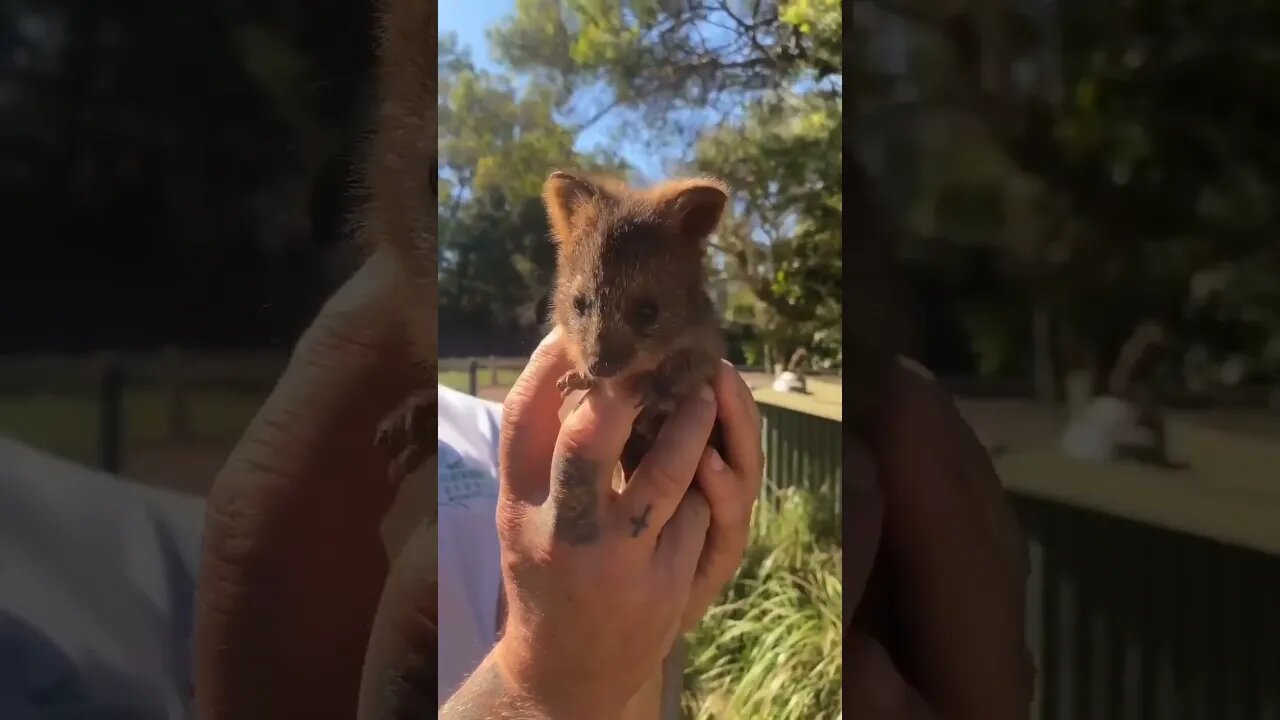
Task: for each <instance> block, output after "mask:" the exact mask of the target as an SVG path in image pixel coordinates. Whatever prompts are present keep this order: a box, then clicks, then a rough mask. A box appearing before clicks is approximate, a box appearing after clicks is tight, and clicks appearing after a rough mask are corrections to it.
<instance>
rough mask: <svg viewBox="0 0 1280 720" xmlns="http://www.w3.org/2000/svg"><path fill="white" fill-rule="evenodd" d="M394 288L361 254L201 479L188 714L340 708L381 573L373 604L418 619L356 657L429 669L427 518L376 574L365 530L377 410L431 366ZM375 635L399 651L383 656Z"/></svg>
mask: <svg viewBox="0 0 1280 720" xmlns="http://www.w3.org/2000/svg"><path fill="white" fill-rule="evenodd" d="M407 293H408V290H407V286H406V284H405V282H404V278H403V276H402V274H401V272H400V267H399V265H398V264H397V263H396V262H395V260H394V259H393V258H391V257H388V256H386V255H385V253H381V252H380V253H377V254H375V255H374V256H373V257H372V258H371V259H370V260H369V261H368V262H366V263H365V265H364V266H363V267H361V268H360V269H359V270H358V271H357V272H356V273H355V275H354V276H353V277H352V278H351V279H350V280H349V281H348V282H347V283H345V284H344V285H343V287H342V288H341V289H340V290H339V291H338V292H337V293H336V294H335V295H334V296H333V298H332V299H330V300H329V302H327V303H326V304H325V306H324V308H323V309H322V310H321V311H320V313H319V315H318V316H317V318H316V319H315V321H314V322H313V323H312V324H311V326H310V327H309V328H308V329H307V330H306V332H305V333H304V334H303V336H302V338H301V339H300V340H299V342H298V344H297V347H296V348H295V350H294V353H293V355H292V357H291V358H290V361H289V365H288V368H287V369H286V370H285V372H284V375H283V376H282V377H281V379H280V381H279V383H278V384H277V385H276V387H275V389H274V390H273V391H272V393H271V395H270V397H269V398H268V399H267V400H266V402H265V403H264V405H263V407H262V409H261V410H260V411H259V412H258V414H257V416H256V417H255V418H254V420H253V421H252V422H251V423H250V425H249V427H248V428H247V429H246V431H245V433H244V435H243V437H242V438H241V440H240V442H239V443H238V444H237V445H236V447H235V449H234V450H233V451H232V452H231V454H230V456H229V457H228V459H227V462H226V464H225V466H224V467H223V469H222V471H221V472H220V473H219V474H218V477H217V479H216V480H215V482H214V486H213V489H212V491H211V493H210V495H209V499H208V509H207V514H206V524H205V543H204V553H203V558H202V561H201V567H200V578H199V584H198V592H197V605H196V618H195V658H194V660H195V684H196V706H197V710H198V712H197V714H198V715H199V716H200V717H202V718H206V719H207V720H216V719H217V718H242V717H308V718H344V719H345V718H351V717H354V716H355V715H356V703H357V697H358V694H359V691H360V682H361V673H362V665H363V663H364V661H365V656H366V643H368V642H369V639H370V628H371V626H372V625H373V621H374V616H375V609H376V608H378V607H379V596H380V595H381V594H382V592H383V588H384V585H386V586H387V587H389V588H391V592H389V593H387V597H385V598H383V612H382V613H381V615H387V616H395V617H411V618H415V619H416V620H417V621H416V622H404V623H400V624H396V625H395V626H394V627H393V628H392V631H389V632H386V633H383V635H384V636H389V637H391V638H392V639H393V640H395V641H396V642H392V641H383V642H381V643H378V642H375V643H374V645H375V647H374V649H372V650H371V651H370V652H369V655H370V657H371V666H372V667H375V668H379V669H383V668H388V667H392V668H393V669H397V671H399V670H398V669H399V668H404V667H407V666H408V665H409V664H410V661H408V660H404V659H403V658H405V657H418V658H421V662H420V663H419V665H426V664H427V663H429V665H430V668H429V674H430V677H431V682H432V683H434V674H435V673H434V667H435V653H436V645H435V635H434V622H435V608H434V605H435V600H436V592H435V585H434V582H435V579H434V573H431V572H418V570H419V569H421V568H432V567H434V564H435V544H434V537H435V535H434V528H431V527H430V526H429V525H426V526H425V528H426V529H425V530H423V531H421V532H419V533H417V534H416V535H415V539H414V541H413V542H411V543H410V544H409V546H408V547H407V548H406V550H405V551H404V552H403V553H401V555H400V556H399V558H398V559H397V565H396V567H397V568H404V569H403V570H401V571H399V572H397V573H395V574H393V576H392V577H393V580H394V582H388V571H389V564H388V557H387V552H386V550H385V548H384V544H383V538H382V536H381V532H380V531H381V527H382V523H383V520H384V516H385V515H386V514H387V512H388V510H389V509H390V508H391V506H392V502H393V500H394V499H395V497H396V492H397V490H396V488H395V487H394V486H393V485H391V484H389V483H387V482H386V477H387V469H388V458H387V456H386V454H385V453H384V452H383V451H382V450H380V449H379V448H377V447H375V446H374V444H373V439H374V428H375V427H376V426H377V424H378V422H379V420H381V419H382V418H383V417H385V416H386V415H387V413H388V412H389V411H391V410H392V409H393V408H395V407H396V406H397V405H398V404H399V403H400V402H401V401H402V400H403V399H404V398H405V397H406V396H408V395H409V394H410V393H411V392H412V391H413V390H415V389H420V388H422V387H430V383H432V382H434V380H435V378H434V374H433V373H431V372H430V368H429V366H427V367H423V365H422V363H421V361H422V360H423V359H424V358H422V357H416V356H415V352H413V351H412V350H411V347H410V344H411V343H410V339H409V337H408V335H407V333H406V328H407V327H408V326H407V323H408V321H409V320H410V318H408V317H406V313H407V312H413V311H414V309H415V305H414V302H413V300H412V297H411V295H410V294H407ZM432 336H434V333H432ZM421 350H422V349H421V348H418V352H419V353H420V352H421ZM432 352H433V351H432ZM425 359H426V360H434V357H431V358H425ZM432 486H433V487H434V483H432ZM388 608H392V609H396V610H398V612H391V611H390V610H388ZM386 648H404V652H403V653H401V656H400V657H397V658H396V659H394V660H388V659H387V658H388V656H391V655H394V652H393V651H390V650H387V649H386ZM410 651H412V652H410ZM428 658H429V659H428ZM396 662H399V665H396ZM427 672H428V671H427V670H423V671H422V672H420V673H419V675H425V674H427ZM408 674H409V673H408V671H403V672H401V675H408ZM432 692H433V691H432ZM379 695H381V694H380V693H379ZM427 703H429V704H427ZM434 704H435V699H434V697H428V698H426V699H425V700H424V702H423V707H424V710H423V713H424V715H425V712H426V709H427V708H430V707H433V706H434Z"/></svg>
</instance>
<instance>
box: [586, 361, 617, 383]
mask: <svg viewBox="0 0 1280 720" xmlns="http://www.w3.org/2000/svg"><path fill="white" fill-rule="evenodd" d="M587 370H588V371H590V372H591V374H592V375H593V376H595V377H598V378H607V377H613V376H614V375H617V374H618V372H619V371H621V370H622V365H621V364H620V363H616V362H610V361H609V360H606V359H605V358H601V357H594V358H592V359H591V360H590V361H588V363H587Z"/></svg>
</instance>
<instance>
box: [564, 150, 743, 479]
mask: <svg viewBox="0 0 1280 720" xmlns="http://www.w3.org/2000/svg"><path fill="white" fill-rule="evenodd" d="M543 199H544V201H545V203H546V207H547V215H548V218H549V220H550V223H551V234H552V238H553V240H554V242H555V243H556V250H557V262H556V282H555V294H554V298H553V311H552V319H553V322H554V323H555V325H557V326H558V327H559V328H560V331H561V332H562V333H563V336H564V337H565V338H566V339H567V341H568V343H569V346H570V348H571V353H572V356H573V360H574V366H575V367H574V369H573V370H572V371H570V372H569V373H567V374H565V376H564V377H562V378H561V379H560V381H559V386H560V389H561V391H562V392H564V393H565V394H566V395H567V394H568V393H570V392H572V391H573V390H586V389H589V388H591V387H593V386H594V385H596V384H599V383H614V382H627V383H633V387H634V388H635V389H636V390H637V391H638V393H639V396H640V403H641V407H642V409H641V411H640V414H639V416H638V417H637V419H636V422H635V426H634V429H633V430H632V433H631V436H630V439H629V440H628V441H627V446H626V449H625V450H624V451H623V456H622V467H623V471H624V473H625V475H626V476H627V477H630V475H631V473H632V472H633V471H634V469H635V467H636V466H637V465H638V464H639V462H640V459H641V458H642V457H643V456H644V454H645V452H647V451H648V449H649V447H650V446H651V445H652V443H653V440H654V438H655V437H656V436H657V433H658V430H659V429H660V428H661V426H662V422H663V421H664V420H665V419H666V418H667V416H669V415H670V414H671V412H672V411H674V410H675V409H676V407H678V406H679V404H680V403H681V402H682V401H683V400H684V399H685V398H686V397H688V396H689V395H690V394H692V393H694V392H696V391H697V389H698V387H699V386H700V385H703V384H706V383H709V382H710V381H711V380H712V378H714V377H715V374H716V370H717V368H718V366H719V363H720V360H721V358H722V357H723V356H724V351H725V347H724V337H723V334H722V332H721V329H720V322H719V318H718V317H717V315H716V311H715V308H714V306H713V305H712V302H711V298H710V297H709V296H708V294H707V282H706V270H705V268H704V266H703V260H704V258H705V256H706V252H707V245H708V239H709V237H710V235H711V233H712V232H713V231H714V230H715V229H716V227H717V226H718V225H719V223H720V219H721V217H722V216H723V214H724V210H725V205H726V203H727V202H728V199H729V196H728V188H727V187H726V186H725V184H724V183H722V182H720V181H719V180H715V179H713V178H688V179H679V180H672V181H668V182H664V183H662V184H659V185H657V186H655V187H652V188H649V189H643V190H642V189H633V188H630V187H628V186H626V185H625V184H624V183H622V182H620V181H617V180H615V179H612V178H606V177H592V176H588V175H585V174H570V173H565V172H554V173H552V174H551V176H550V177H549V178H547V181H546V183H545V184H544V186H543ZM719 438H720V427H719V424H718V423H717V425H716V427H715V430H714V431H713V433H712V445H713V447H716V448H717V450H718V451H720V452H721V453H722V454H723V447H721V443H720V439H719Z"/></svg>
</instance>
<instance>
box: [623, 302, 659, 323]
mask: <svg viewBox="0 0 1280 720" xmlns="http://www.w3.org/2000/svg"><path fill="white" fill-rule="evenodd" d="M627 317H628V320H629V321H630V323H631V325H632V327H634V328H636V329H637V330H645V329H648V328H649V327H650V326H652V325H653V323H654V321H656V320H657V319H658V303H656V302H654V301H652V300H638V301H636V302H634V303H632V305H631V310H630V312H629V313H627Z"/></svg>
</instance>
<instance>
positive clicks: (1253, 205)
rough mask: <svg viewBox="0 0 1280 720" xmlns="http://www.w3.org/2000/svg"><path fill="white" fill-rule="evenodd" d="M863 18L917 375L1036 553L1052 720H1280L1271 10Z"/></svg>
mask: <svg viewBox="0 0 1280 720" xmlns="http://www.w3.org/2000/svg"><path fill="white" fill-rule="evenodd" d="M846 19H847V20H848V21H849V22H850V34H849V36H848V39H847V41H846V42H847V45H846V49H847V51H848V53H849V54H848V55H847V56H846V71H847V72H848V73H849V74H851V75H852V78H853V81H854V84H853V90H852V97H853V98H854V102H853V103H852V105H851V107H852V111H851V113H850V118H849V121H848V125H847V126H846V127H847V129H848V130H849V131H850V133H851V140H850V143H849V145H848V146H847V148H846V150H847V151H848V152H849V154H850V158H849V159H850V162H851V167H853V168H854V173H855V177H856V178H863V179H866V180H867V181H868V182H866V183H865V184H860V185H858V187H860V188H861V190H857V191H858V192H863V193H864V195H865V196H864V197H857V198H855V199H854V203H855V205H856V206H858V207H866V206H867V204H870V205H872V206H873V207H875V208H876V214H877V216H880V217H882V218H884V219H887V222H888V224H889V225H890V226H891V231H890V235H891V237H892V241H893V242H894V244H895V246H896V247H895V250H896V252H897V255H898V257H899V262H900V265H899V270H900V277H899V278H898V279H899V281H900V287H899V290H900V297H899V298H898V300H899V301H900V304H901V308H902V310H903V311H904V316H905V317H904V318H903V320H902V322H901V324H900V328H899V329H900V330H901V335H902V336H903V340H904V345H905V348H906V350H907V352H908V354H910V355H912V356H913V357H915V358H917V359H920V360H921V361H922V362H923V363H924V364H926V365H927V366H928V367H930V368H931V369H932V370H934V371H935V372H936V373H938V375H939V376H941V378H942V379H943V381H944V382H945V383H946V384H948V385H949V386H950V387H951V388H952V390H953V391H955V393H956V394H957V402H958V404H959V405H960V408H961V410H962V412H964V413H965V415H966V416H967V417H968V418H969V420H970V421H971V423H972V424H973V425H974V428H975V430H976V431H977V433H978V435H979V436H980V437H981V439H982V440H983V441H984V443H985V444H986V445H987V447H988V448H989V450H990V451H991V452H992V454H993V456H994V457H995V462H996V465H997V468H998V469H999V471H1000V475H1001V478H1002V480H1003V481H1004V484H1005V486H1006V488H1008V489H1009V490H1010V491H1011V493H1012V496H1013V498H1014V500H1015V502H1016V503H1017V506H1018V509H1019V511H1020V513H1021V515H1022V518H1023V523H1024V525H1025V527H1026V529H1027V532H1028V534H1029V536H1030V540H1031V543H1030V548H1029V550H1030V556H1031V560H1032V576H1031V582H1030V586H1029V588H1028V603H1029V605H1028V607H1029V609H1030V617H1029V625H1028V633H1029V637H1030V639H1031V642H1032V645H1033V649H1034V650H1035V652H1036V655H1037V659H1038V664H1039V670H1040V672H1039V676H1038V679H1037V682H1038V686H1037V700H1036V717H1040V718H1060V719H1063V720H1078V719H1082V718H1089V719H1090V720H1096V719H1101V718H1119V717H1123V718H1263V717H1266V718H1272V717H1277V716H1280V651H1278V650H1277V649H1278V648H1280V626H1278V625H1277V622H1276V619H1275V616H1274V609H1275V608H1276V607H1280V584H1278V582H1280V561H1278V560H1277V558H1278V557H1280V471H1278V470H1277V468H1278V467H1280V232H1278V231H1280V214H1277V209H1278V208H1280V204H1278V203H1277V199H1280V195H1278V193H1280V96H1278V95H1277V94H1276V88H1280V5H1277V4H1276V3H1271V2H1252V1H1249V0H1238V1H1237V0H1228V1H1223V2H1195V1H1187V0H1123V1H1119V2H1116V1H1111V0H1107V1H1102V0H1097V1H1094V0H1081V1H1079V2H1069V3H1068V2H1055V1H1053V0H1022V1H1020V2H1006V1H1003V0H945V1H942V2H937V1H933V2H918V1H915V0H864V1H862V2H857V3H854V5H853V7H852V9H851V14H850V15H847V16H846ZM849 180H850V179H849V178H846V188H854V187H855V186H854V185H853V184H851V183H850V182H849ZM847 192H855V190H852V189H850V190H847ZM851 242H852V241H851Z"/></svg>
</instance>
